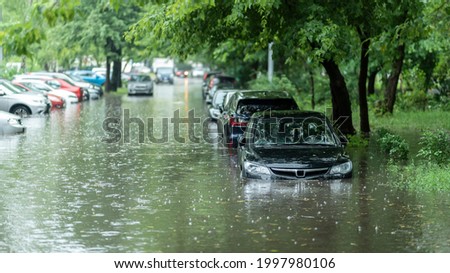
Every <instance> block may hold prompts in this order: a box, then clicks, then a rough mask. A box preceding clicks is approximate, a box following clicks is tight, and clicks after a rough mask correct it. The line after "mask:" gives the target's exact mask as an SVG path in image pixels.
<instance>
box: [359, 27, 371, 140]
mask: <svg viewBox="0 0 450 273" xmlns="http://www.w3.org/2000/svg"><path fill="white" fill-rule="evenodd" d="M361 33H362V32H361ZM360 38H361V41H362V43H361V62H360V66H359V80H358V93H359V120H360V130H361V133H362V134H369V133H370V125H369V109H368V107H367V89H366V81H367V71H368V68H369V45H370V40H369V39H366V37H365V35H360Z"/></svg>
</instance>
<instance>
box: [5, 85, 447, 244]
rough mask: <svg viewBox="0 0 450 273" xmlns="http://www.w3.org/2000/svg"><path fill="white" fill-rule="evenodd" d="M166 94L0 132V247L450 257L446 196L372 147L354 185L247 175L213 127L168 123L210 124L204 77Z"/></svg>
mask: <svg viewBox="0 0 450 273" xmlns="http://www.w3.org/2000/svg"><path fill="white" fill-rule="evenodd" d="M155 88H156V89H155V94H154V96H153V97H128V96H126V95H124V96H119V95H107V96H105V97H104V98H102V99H100V100H99V101H90V102H85V103H83V104H77V105H71V106H70V107H68V108H67V109H63V110H57V111H52V112H51V114H50V115H49V116H44V117H32V118H28V119H26V120H25V124H26V125H27V127H28V130H27V132H26V133H25V134H23V135H16V136H0V196H1V198H0V252H33V253H35V252H131V253H135V252H450V229H449V228H448V227H449V226H450V217H449V216H450V211H449V207H450V198H449V195H448V194H438V193H429V194H425V193H411V192H404V191H401V190H396V189H394V188H391V187H390V186H389V185H388V184H387V183H386V182H387V180H388V178H387V177H386V175H385V173H386V172H385V165H386V160H385V159H384V156H383V155H382V154H379V153H378V152H377V151H376V150H375V149H374V147H372V145H371V146H369V148H363V149H350V150H349V151H348V152H349V154H350V156H351V158H352V160H353V163H354V177H353V178H352V179H347V180H332V181H311V182H305V181H258V180H249V181H243V180H241V179H240V178H239V172H238V171H237V168H236V152H235V151H233V150H230V149H228V148H223V147H221V146H220V145H218V144H217V143H214V141H210V140H208V139H207V138H205V139H204V140H202V139H201V140H200V141H196V140H195V139H194V137H199V138H200V137H201V136H205V137H206V136H214V131H215V127H214V124H208V123H205V126H201V125H195V126H193V127H192V128H189V126H188V125H187V124H181V125H180V126H176V125H175V124H173V122H171V119H172V118H173V117H174V116H176V114H177V113H178V114H179V116H181V117H182V118H184V117H188V115H189V113H191V114H193V115H192V116H191V117H190V118H188V119H184V121H186V120H193V119H195V118H200V119H201V120H203V119H204V118H206V116H207V112H206V108H205V107H204V105H203V102H202V99H201V92H200V80H192V79H189V80H184V79H177V81H176V83H175V85H174V86H172V85H156V86H155ZM191 110H195V113H194V112H190V111H191ZM114 118H120V120H121V121H123V122H124V121H125V119H128V121H129V122H131V124H130V126H129V129H128V130H125V127H114V121H115V119H114ZM138 118H139V120H140V121H139V120H138ZM149 118H150V120H149ZM151 118H153V119H151ZM164 120H166V121H168V125H167V126H165V125H164ZM116 121H117V120H116ZM150 121H152V122H150ZM108 122H111V123H108ZM200 123H201V122H200ZM105 124H106V125H107V127H105ZM140 127H141V128H140ZM166 127H167V128H166ZM204 127H206V128H204ZM104 128H110V129H108V130H109V132H110V133H111V132H117V131H114V129H117V130H121V132H122V134H121V135H114V134H113V136H115V137H117V136H118V137H120V139H117V138H116V139H113V138H112V136H111V134H110V133H108V132H107V131H105V129H104ZM142 128H144V130H141V129H142ZM177 128H179V130H177ZM138 130H140V133H139V132H138ZM125 131H127V132H129V133H127V132H125ZM149 131H150V133H151V134H152V136H153V138H149V135H150V134H149ZM165 133H167V136H168V139H167V141H166V140H164V134H165ZM140 138H141V139H140ZM158 139H162V141H158ZM181 139H184V140H185V141H184V142H183V141H181ZM117 140H118V141H117ZM156 142H163V143H156Z"/></svg>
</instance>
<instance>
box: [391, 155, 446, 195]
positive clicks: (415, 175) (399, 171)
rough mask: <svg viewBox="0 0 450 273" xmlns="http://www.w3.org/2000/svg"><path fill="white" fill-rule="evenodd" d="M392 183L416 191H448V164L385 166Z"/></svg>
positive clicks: (393, 164)
mask: <svg viewBox="0 0 450 273" xmlns="http://www.w3.org/2000/svg"><path fill="white" fill-rule="evenodd" d="M387 170H388V174H389V175H390V176H391V179H390V180H389V181H390V182H389V183H391V184H392V185H394V186H395V187H398V188H401V189H407V190H410V191H416V192H450V175H449V174H450V165H445V166H442V165H437V164H433V163H430V164H415V163H412V164H410V165H407V166H399V165H397V164H395V163H393V162H391V163H390V164H388V166H387Z"/></svg>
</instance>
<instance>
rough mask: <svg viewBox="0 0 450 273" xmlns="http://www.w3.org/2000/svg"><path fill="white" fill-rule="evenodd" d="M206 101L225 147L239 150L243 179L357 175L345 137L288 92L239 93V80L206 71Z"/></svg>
mask: <svg viewBox="0 0 450 273" xmlns="http://www.w3.org/2000/svg"><path fill="white" fill-rule="evenodd" d="M202 97H203V99H204V101H205V103H206V104H207V105H208V107H209V115H210V118H211V120H212V121H214V122H216V123H217V131H218V134H219V136H221V139H222V141H223V144H224V145H225V146H228V147H229V148H231V149H236V148H237V158H238V166H239V168H240V172H241V176H242V177H243V178H256V179H324V178H325V179H339V178H348V177H351V176H352V172H353V165H352V161H351V160H350V159H349V157H348V155H347V154H346V153H345V150H344V147H345V143H346V142H345V137H343V136H342V135H341V134H339V133H338V131H337V130H335V128H333V126H332V123H331V122H330V121H329V119H328V118H327V117H326V116H325V115H324V114H323V113H320V112H314V111H303V110H301V109H299V107H298V105H297V103H296V101H295V100H294V98H293V97H292V96H291V95H290V94H289V93H288V92H283V91H270V90H240V89H237V82H236V78H234V77H232V76H227V75H224V74H222V73H220V72H211V74H208V73H205V75H204V82H203V86H202Z"/></svg>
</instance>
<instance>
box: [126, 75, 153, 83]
mask: <svg viewBox="0 0 450 273" xmlns="http://www.w3.org/2000/svg"><path fill="white" fill-rule="evenodd" d="M151 80H152V79H151V78H150V76H148V75H131V76H130V81H132V82H149V81H151Z"/></svg>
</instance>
